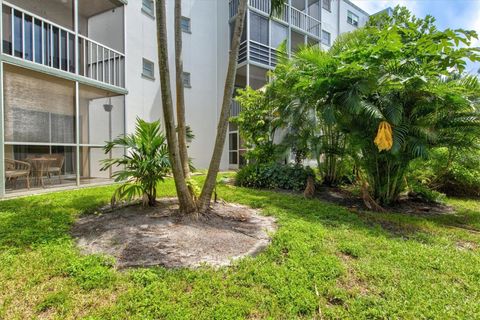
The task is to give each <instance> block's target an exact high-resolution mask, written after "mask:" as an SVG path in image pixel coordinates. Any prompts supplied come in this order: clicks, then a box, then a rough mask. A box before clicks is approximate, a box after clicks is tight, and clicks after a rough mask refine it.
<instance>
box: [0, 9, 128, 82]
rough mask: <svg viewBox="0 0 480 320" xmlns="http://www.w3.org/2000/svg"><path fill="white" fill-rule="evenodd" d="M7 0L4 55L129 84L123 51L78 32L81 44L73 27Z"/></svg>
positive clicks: (98, 79) (4, 22)
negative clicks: (43, 16)
mask: <svg viewBox="0 0 480 320" xmlns="http://www.w3.org/2000/svg"><path fill="white" fill-rule="evenodd" d="M3 3H4V6H3V12H4V14H3V17H4V21H3V26H4V27H3V48H2V50H3V53H4V54H8V55H11V56H13V57H16V58H19V59H23V60H26V61H31V62H34V63H37V64H41V65H43V66H47V67H50V68H54V69H58V70H62V71H65V72H69V73H73V74H78V75H80V76H84V77H86V78H89V79H93V80H97V81H100V82H102V83H106V84H110V85H113V86H117V87H122V88H124V87H125V81H124V73H125V55H124V54H123V53H121V52H119V51H116V50H114V49H112V48H109V47H107V46H104V45H102V44H100V43H98V42H96V41H94V40H92V39H89V38H87V37H85V36H82V35H78V43H77V40H76V39H77V38H76V36H75V32H73V31H72V30H69V29H67V28H65V27H62V26H60V25H58V24H55V23H53V22H51V21H49V20H46V19H44V18H42V17H39V16H37V15H35V14H33V13H30V12H28V11H25V10H23V9H21V8H19V7H16V6H15V5H12V4H9V3H7V2H5V1H4V2H3ZM5 19H8V20H7V21H8V23H6V22H7V21H5ZM77 49H78V50H77ZM77 52H78V54H77ZM76 59H78V70H76V66H77V63H76Z"/></svg>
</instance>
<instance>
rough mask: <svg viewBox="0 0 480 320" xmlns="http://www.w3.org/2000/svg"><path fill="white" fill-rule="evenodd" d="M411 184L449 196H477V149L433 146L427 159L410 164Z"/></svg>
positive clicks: (479, 168) (479, 157)
mask: <svg viewBox="0 0 480 320" xmlns="http://www.w3.org/2000/svg"><path fill="white" fill-rule="evenodd" d="M409 180H410V183H411V184H412V185H415V184H422V185H424V186H428V187H429V188H431V189H433V190H437V191H440V192H443V193H445V194H447V195H450V196H476V197H478V196H480V152H479V151H469V152H461V151H453V152H452V151H449V150H448V149H447V148H438V149H435V150H434V151H433V152H431V154H430V158H429V160H428V161H416V162H414V163H413V164H412V166H411V168H410V174H409Z"/></svg>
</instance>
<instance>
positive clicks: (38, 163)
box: [25, 157, 55, 188]
mask: <svg viewBox="0 0 480 320" xmlns="http://www.w3.org/2000/svg"><path fill="white" fill-rule="evenodd" d="M25 160H26V161H27V162H29V163H30V164H31V165H32V175H33V178H34V183H37V185H38V184H39V183H40V184H41V185H42V187H43V188H45V181H44V177H45V176H46V175H47V174H48V169H49V167H50V165H51V163H52V162H54V161H55V159H53V158H49V157H38V158H27V159H25Z"/></svg>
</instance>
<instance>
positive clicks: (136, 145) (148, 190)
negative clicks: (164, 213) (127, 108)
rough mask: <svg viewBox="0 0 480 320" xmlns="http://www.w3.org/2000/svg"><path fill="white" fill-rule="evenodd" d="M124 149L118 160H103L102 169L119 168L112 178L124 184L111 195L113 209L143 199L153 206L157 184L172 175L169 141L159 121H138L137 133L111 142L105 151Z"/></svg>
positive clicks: (107, 152) (147, 204)
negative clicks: (118, 203)
mask: <svg viewBox="0 0 480 320" xmlns="http://www.w3.org/2000/svg"><path fill="white" fill-rule="evenodd" d="M114 148H123V149H125V150H126V153H125V154H124V155H123V156H122V157H119V158H109V159H105V160H103V162H102V163H103V166H102V170H104V171H105V170H110V169H118V170H117V171H115V172H114V173H113V174H112V176H113V177H114V178H115V181H117V182H121V183H122V184H121V185H120V186H119V187H118V188H117V189H116V190H115V192H114V194H113V196H112V200H111V203H112V206H114V205H115V203H116V202H118V200H120V199H125V200H127V201H130V200H132V199H134V198H136V197H141V198H142V204H143V205H144V206H154V205H155V204H156V197H157V185H158V183H159V182H160V181H163V180H164V178H165V176H166V175H167V174H168V173H169V172H170V162H169V160H168V150H167V145H166V139H165V136H164V134H163V133H162V131H161V129H160V122H159V121H154V122H146V121H144V120H142V119H139V118H137V124H136V128H135V133H133V134H129V135H126V136H123V137H119V138H117V139H115V140H113V141H111V142H108V143H107V144H106V145H105V147H104V151H105V154H109V153H111V151H112V150H113V149H114Z"/></svg>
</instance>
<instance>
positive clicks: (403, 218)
mask: <svg viewBox="0 0 480 320" xmlns="http://www.w3.org/2000/svg"><path fill="white" fill-rule="evenodd" d="M195 179H198V182H199V183H200V184H201V183H202V180H203V178H195ZM115 188H116V187H115V186H107V187H99V188H91V189H83V190H77V191H65V192H62V193H54V194H48V195H41V196H32V197H26V198H18V199H12V200H6V201H2V202H0V318H2V319H28V318H52V319H53V318H58V319H79V318H84V319H127V318H128V319H312V318H316V319H322V318H323V319H332V318H355V319H362V318H363V319H367V318H368V319H374V318H403V319H418V318H430V319H456V318H457V319H475V318H478V317H480V305H479V304H478V301H479V298H480V289H479V288H480V270H479V268H478V266H479V265H480V249H479V248H480V202H479V201H477V200H458V199H449V200H447V201H448V203H450V204H452V205H454V206H455V207H456V209H457V213H456V214H444V215H429V214H424V215H406V214H396V213H385V214H384V213H370V212H353V211H350V210H348V209H347V208H344V207H339V206H336V205H332V204H328V203H325V202H321V201H319V200H315V199H314V200H306V199H304V198H303V196H302V195H300V194H285V193H277V192H273V191H263V190H253V189H245V188H238V187H234V186H231V185H228V184H220V185H219V186H218V193H219V196H220V197H221V198H222V199H225V200H226V201H228V202H233V203H235V202H237V203H241V204H245V205H249V206H252V207H255V208H261V210H262V214H265V215H271V216H274V217H276V218H277V219H278V224H279V229H278V231H277V233H276V234H275V235H274V237H273V242H272V244H271V246H270V247H269V248H268V249H267V250H266V251H265V252H263V253H261V254H260V255H259V256H257V257H256V258H247V259H245V260H242V261H240V262H238V263H236V264H235V265H234V266H232V267H229V268H221V269H212V268H208V267H205V268H200V269H198V270H188V269H165V268H161V267H156V268H149V269H132V270H127V271H123V272H119V271H116V270H115V269H114V268H113V267H112V265H113V261H112V260H111V259H109V258H106V257H100V256H82V255H80V254H79V253H78V249H77V248H76V246H75V244H74V243H73V240H72V238H71V236H70V234H69V230H70V227H71V225H72V223H73V222H74V220H75V219H76V218H77V217H78V216H79V215H84V214H94V213H95V212H96V208H98V206H101V205H105V204H107V203H108V202H109V200H110V197H111V194H112V192H113V191H114V190H115ZM158 190H159V196H162V197H163V196H173V195H174V194H175V188H174V185H173V181H172V180H170V179H167V180H166V182H165V183H164V184H162V185H161V187H159V188H158Z"/></svg>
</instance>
